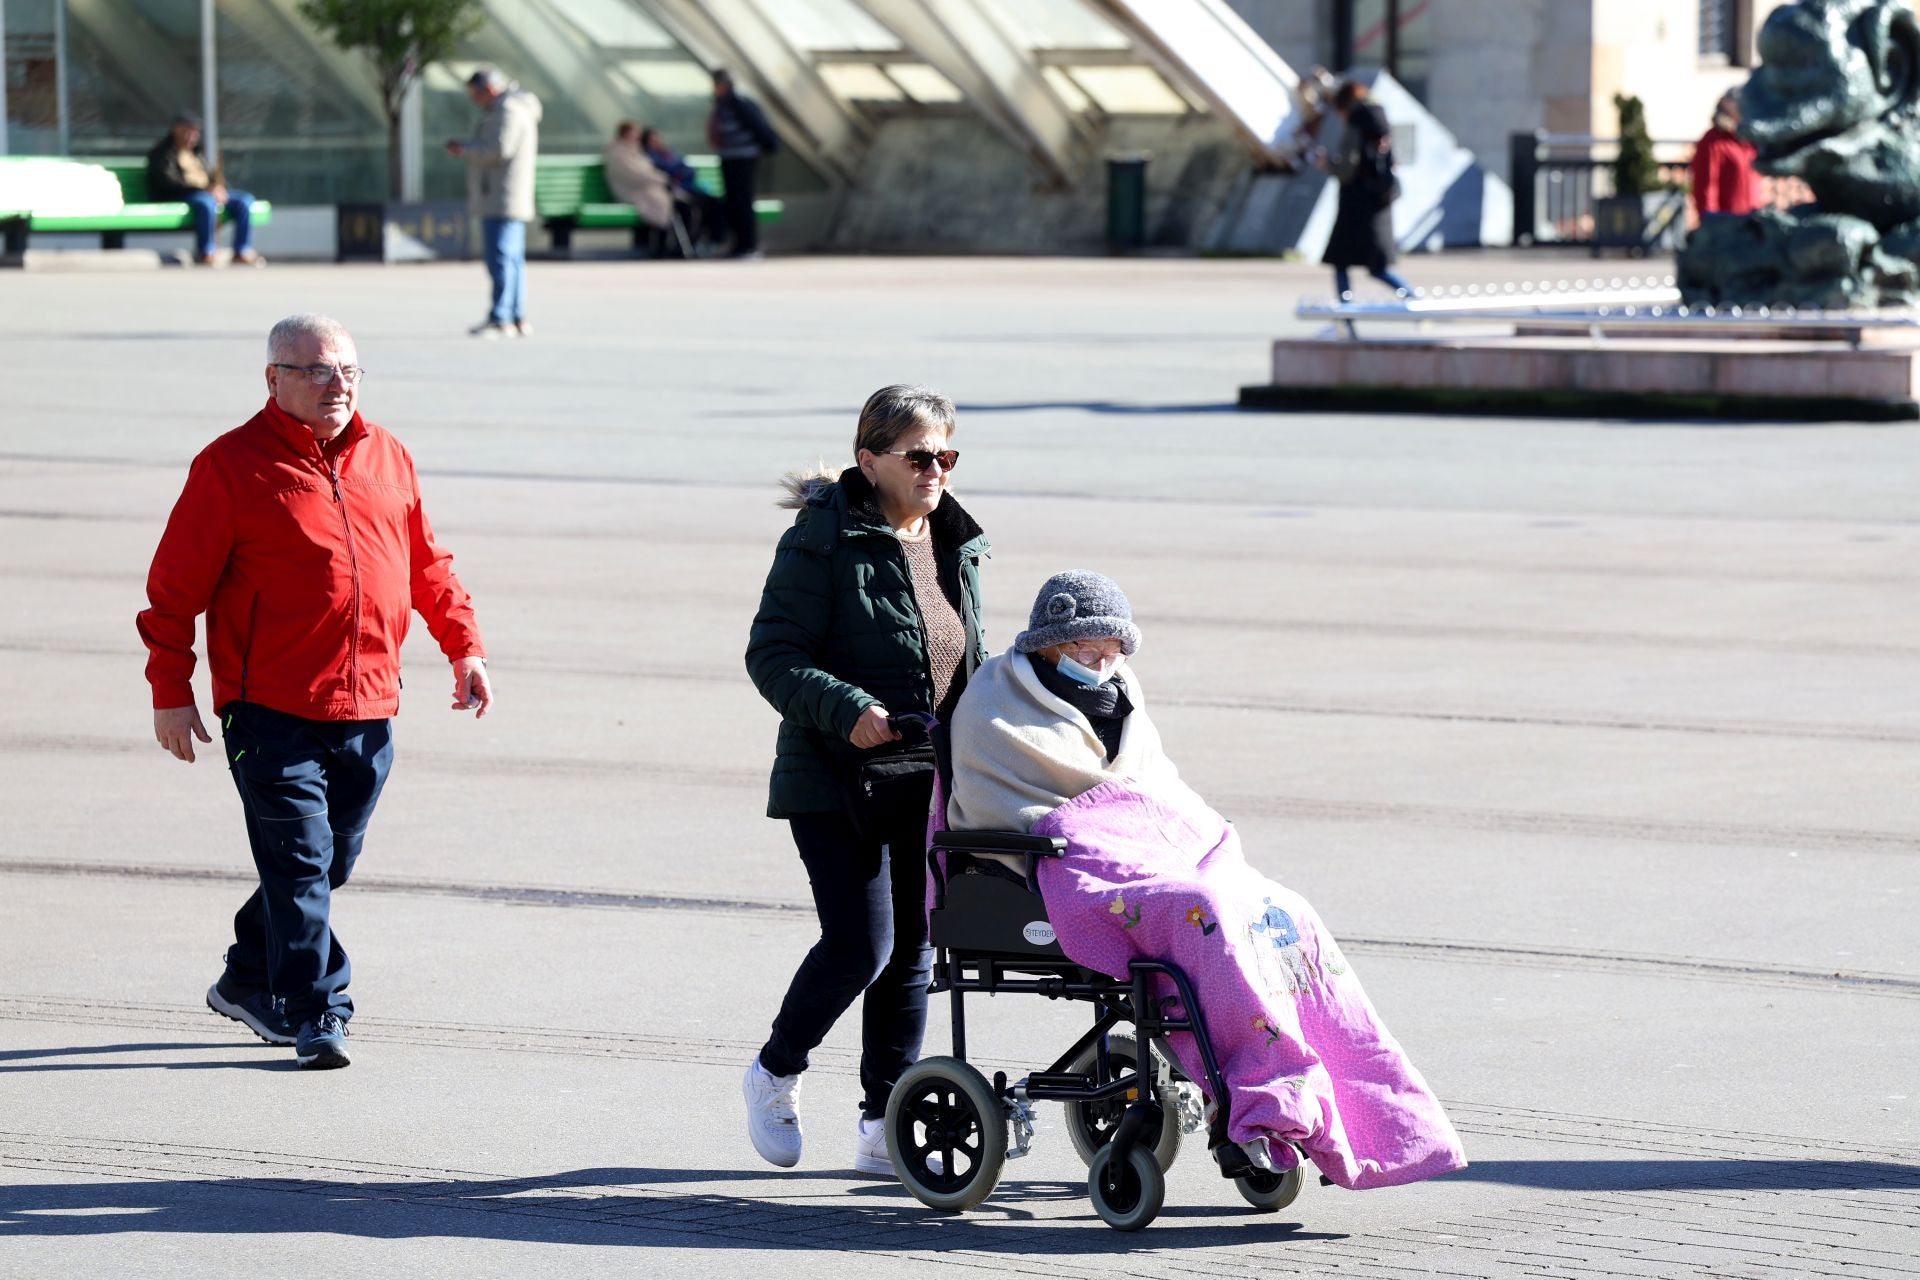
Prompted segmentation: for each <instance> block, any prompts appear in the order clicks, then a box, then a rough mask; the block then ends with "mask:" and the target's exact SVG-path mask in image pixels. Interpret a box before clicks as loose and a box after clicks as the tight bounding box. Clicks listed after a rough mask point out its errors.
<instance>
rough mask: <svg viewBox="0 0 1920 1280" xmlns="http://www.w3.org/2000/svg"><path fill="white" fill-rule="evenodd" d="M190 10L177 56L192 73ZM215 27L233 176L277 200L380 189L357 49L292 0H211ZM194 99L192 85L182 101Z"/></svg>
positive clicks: (338, 197)
mask: <svg viewBox="0 0 1920 1280" xmlns="http://www.w3.org/2000/svg"><path fill="white" fill-rule="evenodd" d="M137 7H138V8H139V9H140V10H141V11H142V12H145V13H149V14H150V13H152V12H153V10H154V9H156V8H157V7H158V6H155V5H152V4H149V3H145V2H144V0H143V2H142V3H140V4H139V5H138V6H137ZM182 7H183V8H187V9H197V8H198V6H197V5H196V4H194V3H193V2H192V0H186V2H185V3H184V4H183V5H182ZM75 8H76V10H77V9H78V6H75ZM194 18H195V20H194V21H193V22H191V23H190V24H189V26H188V30H189V39H190V40H191V41H192V45H193V47H192V50H191V53H190V55H189V57H188V59H187V62H186V66H187V67H188V68H189V69H190V71H191V75H192V77H193V78H194V79H196V80H197V79H198V76H199V69H200V58H199V48H198V38H199V22H198V15H197V13H196V14H195V15H194ZM214 31H215V39H216V50H215V52H216V61H217V63H218V66H219V77H220V84H219V94H220V105H219V111H220V119H219V125H220V151H221V155H222V156H223V157H224V158H225V161H226V175H227V178H228V180H229V181H230V182H231V183H232V185H233V186H235V187H239V188H242V189H244V190H247V191H251V192H253V193H254V194H255V195H257V196H261V197H263V198H265V199H268V200H272V201H274V202H276V203H278V204H282V205H294V204H333V203H336V202H339V201H347V200H384V199H386V198H387V197H388V195H389V184H388V177H387V117H386V110H385V107H384V106H383V104H382V102H381V99H380V90H379V87H378V85H377V82H376V81H375V79H374V73H373V68H372V64H371V63H369V62H368V61H367V60H366V58H365V57H364V56H363V55H360V54H357V53H347V52H345V51H343V50H341V49H339V48H337V47H335V46H334V45H333V44H331V43H330V42H328V41H327V40H326V39H325V37H323V36H321V35H319V34H318V33H317V32H315V31H314V29H313V28H312V27H311V26H310V25H309V24H308V23H306V22H305V21H304V20H302V19H301V18H300V17H299V16H298V13H297V11H296V10H295V8H294V0H220V4H219V6H218V20H217V22H216V23H215V25H214ZM199 101H200V99H199V95H198V93H197V92H196V93H195V95H194V97H193V98H192V99H191V100H190V102H189V103H188V104H187V105H191V106H193V107H196V108H197V107H198V105H199ZM161 124H162V126H163V127H162V129H161V130H160V131H161V132H164V124H165V122H164V121H162V122H161ZM151 144H152V140H151V139H149V141H148V145H151ZM74 149H75V150H76V151H77V150H78V149H79V143H78V141H77V140H76V142H75V144H74ZM142 149H143V150H144V148H142Z"/></svg>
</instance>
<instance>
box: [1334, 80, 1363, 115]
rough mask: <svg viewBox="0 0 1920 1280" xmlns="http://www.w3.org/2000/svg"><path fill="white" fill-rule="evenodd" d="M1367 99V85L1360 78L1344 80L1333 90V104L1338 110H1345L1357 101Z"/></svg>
mask: <svg viewBox="0 0 1920 1280" xmlns="http://www.w3.org/2000/svg"><path fill="white" fill-rule="evenodd" d="M1366 100H1367V86H1365V85H1363V84H1361V83H1360V82H1359V81H1358V80H1342V81H1341V82H1340V87H1339V88H1338V89H1335V90H1334V91H1333V106H1334V110H1336V111H1345V110H1346V109H1347V108H1348V107H1351V106H1352V105H1353V104H1354V103H1356V102H1365V101H1366Z"/></svg>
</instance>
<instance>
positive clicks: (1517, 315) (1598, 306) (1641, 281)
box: [1294, 276, 1920, 348]
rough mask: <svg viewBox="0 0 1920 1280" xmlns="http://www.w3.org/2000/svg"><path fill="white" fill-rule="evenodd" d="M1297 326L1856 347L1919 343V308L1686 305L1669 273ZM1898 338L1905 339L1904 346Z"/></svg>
mask: <svg viewBox="0 0 1920 1280" xmlns="http://www.w3.org/2000/svg"><path fill="white" fill-rule="evenodd" d="M1294 316H1295V317H1296V318H1297V319H1301V320H1324V321H1329V322H1331V323H1334V324H1337V325H1340V326H1341V327H1342V328H1344V329H1345V330H1346V332H1347V336H1348V337H1349V338H1354V339H1358V338H1359V337H1360V332H1359V330H1358V329H1357V328H1356V327H1355V326H1356V325H1357V324H1358V323H1359V322H1361V321H1365V322H1367V323H1369V324H1372V323H1387V324H1414V325H1417V326H1419V327H1420V328H1422V329H1425V328H1428V327H1430V326H1431V325H1432V324H1434V323H1436V322H1440V323H1448V322H1454V323H1475V324H1489V325H1511V326H1512V327H1513V328H1514V329H1515V330H1516V331H1518V330H1527V331H1530V332H1543V331H1564V332H1569V333H1585V334H1587V335H1588V336H1589V337H1590V338H1592V339H1594V340H1595V341H1600V340H1604V339H1605V337H1606V335H1607V332H1608V331H1609V330H1615V331H1618V330H1630V331H1632V332H1634V333H1635V334H1660V335H1668V334H1671V335H1674V336H1679V335H1681V334H1687V335H1691V336H1694V337H1741V338H1766V337H1797V338H1803V339H1808V338H1825V339H1828V340H1832V341H1839V342H1845V343H1847V344H1848V345H1849V346H1852V347H1856V348H1857V347H1860V346H1861V345H1863V344H1864V343H1865V341H1866V339H1867V336H1868V335H1869V334H1882V335H1885V334H1894V333H1904V334H1908V335H1914V336H1920V312H1916V311H1819V310H1808V309H1803V308H1797V307H1768V306H1758V307H1742V306H1691V305H1688V304H1687V303H1683V302H1681V301H1680V292H1679V289H1678V288H1677V287H1676V285H1675V282H1674V278H1673V277H1672V276H1645V277H1642V276H1627V277H1625V278H1622V277H1619V276H1614V277H1606V278H1602V277H1596V278H1594V279H1593V280H1591V281H1588V280H1584V279H1582V280H1576V281H1574V282H1573V284H1572V285H1571V286H1569V285H1567V284H1566V283H1564V282H1552V281H1540V282H1539V283H1537V284H1536V283H1533V282H1531V281H1528V282H1520V283H1512V282H1509V283H1504V284H1487V285H1478V284H1475V285H1453V286H1449V287H1447V288H1443V289H1433V290H1416V291H1415V292H1414V293H1413V294H1411V295H1409V296H1406V297H1402V298H1395V299H1393V300H1391V301H1381V302H1357V301H1354V300H1353V299H1352V298H1351V297H1348V298H1344V299H1335V300H1331V301H1327V302H1302V303H1300V304H1299V305H1298V306H1296V307H1295V308H1294ZM1903 340H1904V339H1903Z"/></svg>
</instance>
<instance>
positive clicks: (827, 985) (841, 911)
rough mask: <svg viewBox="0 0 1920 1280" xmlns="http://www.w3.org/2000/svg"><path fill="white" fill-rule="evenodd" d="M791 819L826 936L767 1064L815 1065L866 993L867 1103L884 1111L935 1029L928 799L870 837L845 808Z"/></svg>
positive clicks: (778, 1024)
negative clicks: (810, 1061)
mask: <svg viewBox="0 0 1920 1280" xmlns="http://www.w3.org/2000/svg"><path fill="white" fill-rule="evenodd" d="M930 789H931V784H929V790H930ZM788 822H789V823H790V824H791V825H792V827H793V843H794V844H795V845H796V846H797V847H798V848H799V850H800V860H801V862H803V863H805V864H806V868H807V878H808V880H809V881H811V882H812V886H813V905H814V909H815V910H816V911H817V912H818V913H819V916H820V940H819V941H818V942H816V943H814V944H813V949H812V950H811V951H809V952H807V956H806V959H804V960H802V961H801V962H800V969H799V971H798V972H797V973H795V974H794V975H793V982H792V984H791V985H789V986H788V988H787V997H786V1000H785V1001H784V1002H782V1004H781V1006H780V1014H779V1016H778V1017H776V1018H775V1019H774V1021H773V1034H772V1035H771V1036H769V1037H768V1039H767V1043H766V1045H765V1047H764V1048H762V1049H761V1050H760V1065H761V1066H763V1067H765V1068H766V1069H767V1070H768V1071H770V1072H772V1073H773V1074H774V1075H777V1076H790V1075H795V1074H798V1073H799V1072H801V1071H804V1070H806V1068H807V1055H808V1054H809V1053H811V1052H812V1051H813V1050H814V1049H815V1048H816V1047H817V1046H818V1045H819V1043H820V1042H821V1041H822V1040H824V1039H826V1037H827V1032H829V1031H831V1030H832V1029H833V1024H834V1023H836V1022H838V1021H839V1020H840V1015H841V1014H843V1013H845V1012H846V1011H847V1010H848V1009H849V1008H850V1007H852V1005H853V1002H854V1000H855V999H856V998H858V997H860V996H861V995H862V994H863V993H864V995H865V997H866V998H865V1000H864V1001H863V1003H862V1006H861V1010H860V1084H861V1087H862V1088H863V1089H864V1090H865V1091H866V1096H865V1097H864V1098H863V1099H862V1101H861V1107H860V1109H861V1111H862V1113H863V1114H865V1115H867V1116H869V1117H876V1116H880V1115H883V1114H885V1112H886V1109H887V1099H888V1097H889V1096H891V1095H892V1093H893V1086H894V1084H895V1083H896V1082H897V1081H898V1080H899V1079H900V1075H901V1073H902V1072H904V1071H905V1070H906V1069H907V1068H908V1067H910V1066H912V1065H913V1063H914V1061H915V1060H916V1059H917V1058H919V1056H920V1042H921V1040H922V1039H923V1038H924V1037H925V1035H926V1030H927V981H928V978H929V976H930V975H931V973H932V971H933V952H932V950H931V948H929V947H928V946H927V907H926V885H927V817H926V804H925V803H922V804H921V805H920V806H919V807H918V809H917V810H916V809H914V808H913V806H911V805H903V806H901V808H900V813H899V816H898V817H895V818H893V819H892V820H890V821H889V822H887V823H886V824H884V826H883V827H882V829H881V830H880V831H878V832H876V833H872V834H869V835H864V836H863V835H862V834H861V832H860V831H859V830H858V829H856V828H855V827H854V825H853V823H852V821H851V820H850V819H848V818H847V817H845V816H844V815H841V814H837V813H809V814H800V815H796V816H795V817H792V818H789V819H788Z"/></svg>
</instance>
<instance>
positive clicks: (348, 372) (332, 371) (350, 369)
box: [273, 361, 367, 387]
mask: <svg viewBox="0 0 1920 1280" xmlns="http://www.w3.org/2000/svg"><path fill="white" fill-rule="evenodd" d="M273 367H274V368H276V369H294V370H298V371H299V372H301V373H304V374H306V375H307V381H308V382H311V383H312V384H313V385H314V386H316V387H325V386H329V385H331V384H332V382H333V380H334V378H335V377H336V376H337V377H338V378H339V379H340V381H342V382H344V383H346V384H347V385H348V386H350V387H351V386H353V385H354V384H355V383H357V382H359V381H360V379H362V378H364V377H366V376H367V371H366V370H365V369H362V368H361V367H360V366H359V365H357V364H280V363H279V362H277V361H276V362H275V363H274V366H273Z"/></svg>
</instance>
